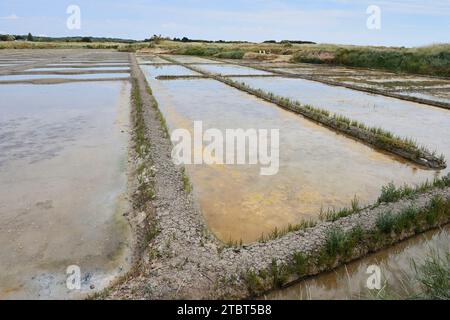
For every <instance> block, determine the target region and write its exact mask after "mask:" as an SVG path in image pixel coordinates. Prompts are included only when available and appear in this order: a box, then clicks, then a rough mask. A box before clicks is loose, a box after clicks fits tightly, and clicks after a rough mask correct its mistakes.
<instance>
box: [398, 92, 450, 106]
mask: <svg viewBox="0 0 450 320" xmlns="http://www.w3.org/2000/svg"><path fill="white" fill-rule="evenodd" d="M449 92H450V89H440V90H439V91H437V92H428V93H423V92H399V94H403V95H405V96H410V97H416V98H420V99H428V100H433V101H439V102H445V103H450V93H449Z"/></svg>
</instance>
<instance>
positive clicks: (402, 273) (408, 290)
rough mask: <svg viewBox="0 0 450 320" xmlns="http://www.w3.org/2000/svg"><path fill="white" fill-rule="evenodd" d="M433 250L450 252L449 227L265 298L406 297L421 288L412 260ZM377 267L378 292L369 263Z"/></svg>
mask: <svg viewBox="0 0 450 320" xmlns="http://www.w3.org/2000/svg"><path fill="white" fill-rule="evenodd" d="M432 252H434V253H438V254H439V255H440V256H441V257H445V255H447V254H448V253H449V252H450V236H449V227H448V226H447V227H445V228H444V229H441V230H435V231H431V232H428V233H425V234H422V235H419V236H416V237H414V238H411V239H409V240H406V241H403V242H401V243H399V244H397V245H394V246H392V247H390V248H388V249H385V250H383V251H381V252H378V253H376V254H372V255H370V256H368V257H366V258H363V259H360V260H358V261H355V262H353V263H350V264H348V265H345V266H342V267H340V268H338V269H336V270H334V271H331V272H328V273H324V274H322V275H319V276H316V277H314V278H310V279H307V280H304V281H301V282H299V283H296V284H294V285H292V286H290V287H288V288H286V289H282V290H278V291H274V292H271V293H269V294H267V295H265V296H264V297H262V299H269V300H298V299H300V300H311V299H312V300H336V299H337V300H346V299H375V298H377V297H385V298H389V299H406V298H410V297H412V296H414V295H416V294H418V293H420V292H421V288H420V286H419V284H418V283H417V281H416V272H415V269H414V265H413V263H412V261H414V262H415V263H416V264H417V265H418V266H421V265H423V263H424V261H425V260H426V259H427V258H429V255H430V254H431V253H432ZM372 265H375V266H378V267H379V268H380V269H381V285H382V287H384V289H383V291H382V292H381V293H382V294H381V295H380V296H377V294H378V290H369V289H368V288H367V280H368V277H369V276H370V274H368V273H367V269H368V267H369V266H372Z"/></svg>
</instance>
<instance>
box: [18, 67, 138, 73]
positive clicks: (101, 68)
mask: <svg viewBox="0 0 450 320" xmlns="http://www.w3.org/2000/svg"><path fill="white" fill-rule="evenodd" d="M119 70H120V71H121V70H130V68H129V67H95V66H93V67H92V68H68V67H67V68H66V67H64V68H33V69H27V70H25V71H36V72H37V71H119Z"/></svg>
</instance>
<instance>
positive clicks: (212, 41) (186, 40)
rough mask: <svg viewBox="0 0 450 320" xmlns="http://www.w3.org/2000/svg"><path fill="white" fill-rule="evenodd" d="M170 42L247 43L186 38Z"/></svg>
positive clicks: (174, 39)
mask: <svg viewBox="0 0 450 320" xmlns="http://www.w3.org/2000/svg"><path fill="white" fill-rule="evenodd" d="M172 41H175V42H198V43H200V42H201V43H248V41H225V40H201V39H189V38H187V37H183V38H173V39H172Z"/></svg>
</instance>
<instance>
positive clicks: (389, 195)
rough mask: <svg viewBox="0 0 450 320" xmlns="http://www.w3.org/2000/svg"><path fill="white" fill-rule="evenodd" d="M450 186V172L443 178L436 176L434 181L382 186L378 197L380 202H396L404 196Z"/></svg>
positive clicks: (409, 196)
mask: <svg viewBox="0 0 450 320" xmlns="http://www.w3.org/2000/svg"><path fill="white" fill-rule="evenodd" d="M446 187H450V173H449V174H447V175H446V176H443V177H441V178H435V179H434V180H433V181H432V182H430V181H429V180H427V181H425V182H423V183H421V184H418V185H416V186H408V185H403V186H401V187H396V186H395V185H394V183H392V182H391V183H389V184H388V185H386V186H383V187H382V188H381V194H380V196H379V197H378V201H377V202H378V203H389V202H396V201H398V200H400V199H403V198H411V197H414V196H416V195H417V194H420V193H424V192H426V191H428V190H431V189H433V188H446Z"/></svg>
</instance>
